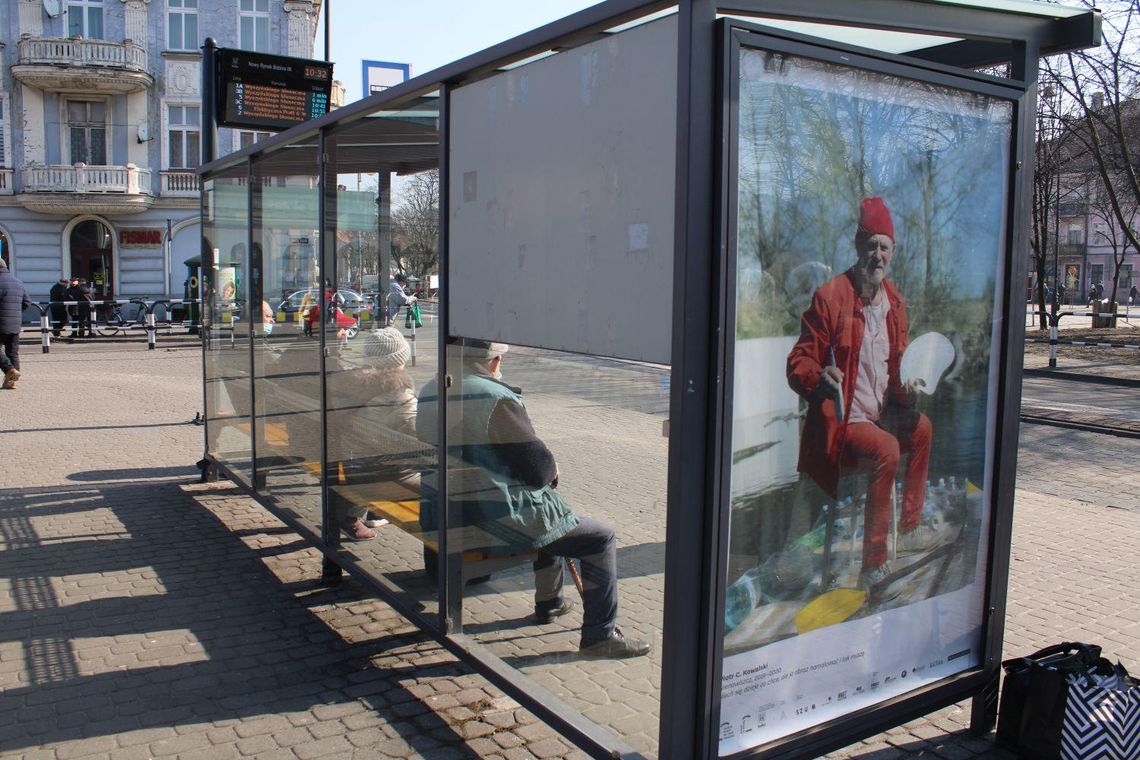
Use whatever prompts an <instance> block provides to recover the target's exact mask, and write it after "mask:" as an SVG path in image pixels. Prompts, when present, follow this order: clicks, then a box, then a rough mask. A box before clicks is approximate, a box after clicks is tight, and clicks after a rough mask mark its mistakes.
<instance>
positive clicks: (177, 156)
mask: <svg viewBox="0 0 1140 760" xmlns="http://www.w3.org/2000/svg"><path fill="white" fill-rule="evenodd" d="M198 111H199V109H198V106H170V107H169V108H168V111H167V122H166V124H167V130H166V143H167V146H168V147H167V166H168V167H169V168H171V169H197V168H198V165H199V164H200V163H202V149H201V144H200V139H201V133H200V131H199V127H198V123H199V122H198Z"/></svg>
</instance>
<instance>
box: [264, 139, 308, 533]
mask: <svg viewBox="0 0 1140 760" xmlns="http://www.w3.org/2000/svg"><path fill="white" fill-rule="evenodd" d="M318 167H319V163H318V149H317V139H316V137H313V138H310V139H309V140H307V141H302V142H300V143H298V144H296V145H291V146H289V147H288V148H286V149H283V150H280V151H276V152H273V153H270V154H268V155H266V156H263V157H260V158H259V159H257V160H256V161H254V164H253V206H252V212H253V214H252V216H253V218H252V227H253V240H254V246H253V251H252V265H253V272H254V279H253V283H252V285H253V291H254V298H255V300H256V302H257V306H258V308H256V309H254V312H253V316H254V322H255V323H256V324H255V325H254V326H253V333H254V344H253V345H254V362H253V365H254V375H255V378H256V379H255V383H256V387H255V391H256V400H257V435H258V438H257V474H258V479H259V481H260V483H259V487H260V489H261V490H262V491H263V492H264V493H265V495H266V496H267V497H268V498H269V499H270V500H271V501H272V502H273V503H274V505H275V506H277V507H278V508H279V509H281V510H282V511H284V512H285V513H286V514H289V515H291V516H292V517H294V518H295V519H297V520H298V521H299V522H300V523H301V524H302V525H303V526H305V527H307V528H308V529H309V530H310V531H312V533H313V534H314V535H316V536H320V535H321V488H320V484H321V415H320V410H321V379H320V367H321V365H320V343H319V338H320V334H319V333H314V332H313V331H312V330H308V329H306V325H307V324H308V323H307V322H306V319H307V318H308V317H309V316H310V315H311V314H312V312H313V311H314V310H315V309H317V308H319V305H320V303H321V298H322V293H323V292H324V290H323V289H322V288H321V287H320V282H319V279H318V278H319V272H318V269H317V253H316V251H317V245H318V241H319V230H320V223H319V221H318V216H319V199H320V194H319V191H318V188H317V170H318ZM298 293H299V294H300V295H299V296H298ZM306 296H307V297H308V298H307V300H306ZM294 303H295V304H296V308H289V306H291V305H293V304H294Z"/></svg>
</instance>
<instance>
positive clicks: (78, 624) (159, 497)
mask: <svg viewBox="0 0 1140 760" xmlns="http://www.w3.org/2000/svg"><path fill="white" fill-rule="evenodd" d="M24 370H25V372H24V379H23V380H21V382H20V388H19V389H18V390H16V391H14V392H8V391H4V392H0V441H2V443H3V446H4V455H3V461H4V466H3V467H2V468H0V753H2V754H3V756H4V757H28V758H40V757H43V758H59V759H61V760H62V759H63V758H78V757H100V758H147V757H162V756H177V757H187V758H195V757H201V758H237V757H264V758H278V757H282V758H293V757H299V758H312V757H368V758H384V757H430V758H447V757H457V758H464V757H472V758H473V757H502V758H508V759H509V760H515V759H516V758H529V757H536V758H553V757H581V756H582V755H581V753H578V752H576V751H575V750H573V749H572V748H571V747H570V746H569V745H568V744H567V743H565V742H564V741H562V740H561V739H559V738H558V736H557V735H556V734H555V733H554V732H553V731H552V730H551V729H550V728H549V727H547V726H545V725H544V724H542V723H541V722H538V721H537V720H536V719H535V718H534V716H532V715H530V714H529V713H527V712H526V711H525V710H522V709H521V708H519V707H518V705H517V704H516V703H515V702H513V701H512V700H510V699H509V698H507V697H505V696H504V695H503V694H502V693H501V692H499V691H498V690H497V689H495V688H494V687H492V686H491V685H489V684H488V683H487V682H486V680H485V679H483V678H482V677H480V676H477V675H474V674H472V673H471V672H470V671H469V670H468V669H466V668H465V667H464V666H462V665H461V664H459V663H457V662H456V661H455V660H454V659H453V658H452V657H451V656H450V655H448V654H447V653H446V652H445V651H443V650H442V649H441V648H440V647H439V646H438V645H437V644H435V643H434V642H432V641H430V640H429V639H427V638H425V637H423V636H422V635H420V634H419V633H417V632H416V631H415V630H414V629H413V628H412V626H411V625H410V624H409V623H408V622H407V621H405V620H403V619H402V618H401V617H400V616H398V615H397V614H396V613H395V612H393V611H392V610H391V609H390V608H389V607H387V605H385V604H383V603H381V602H379V601H378V600H376V599H375V598H373V597H372V596H370V595H369V593H368V592H367V590H366V589H365V588H363V587H362V586H360V585H358V584H356V583H355V582H354V581H352V580H348V581H346V582H345V583H344V584H343V585H342V586H340V587H339V588H337V589H334V590H329V589H326V588H323V587H321V586H319V585H318V584H316V583H315V582H314V579H315V578H316V577H317V576H318V574H319V556H318V555H317V553H316V552H314V551H313V550H311V549H309V548H307V547H306V546H305V545H304V544H303V543H302V542H301V541H300V539H299V538H298V537H297V536H296V534H294V533H292V532H291V531H290V530H288V529H287V528H286V527H285V526H284V525H282V524H281V523H280V522H278V521H277V520H276V519H274V518H273V517H272V516H270V515H269V514H268V513H267V512H266V511H264V510H263V509H262V508H260V507H259V506H258V505H257V504H255V503H254V502H253V501H252V500H250V499H248V498H247V497H244V496H242V495H240V494H239V493H238V491H237V490H236V489H235V488H233V487H232V486H230V485H229V484H227V483H224V482H223V483H216V484H205V485H203V484H198V483H197V478H196V474H197V473H196V471H195V470H194V469H193V464H192V463H193V462H194V461H195V460H196V459H198V458H199V457H200V456H201V447H202V437H201V429H200V428H197V427H194V426H192V425H190V424H189V421H190V420H191V419H192V418H193V417H194V414H195V413H196V412H197V411H199V410H200V407H201V390H200V385H199V377H200V375H199V373H200V371H201V363H200V355H199V354H198V352H197V351H196V350H195V349H194V348H193V347H186V348H172V349H161V348H160V350H158V351H153V352H147V351H146V350H145V349H143V348H142V347H141V346H139V345H138V344H115V345H106V344H100V343H98V342H96V343H95V344H93V345H90V346H87V345H84V346H79V345H75V346H69V345H61V346H58V347H56V348H53V351H52V353H51V354H49V355H46V356H45V355H40V354H36V353H34V348H31V347H27V348H25V354H24ZM1106 438H1108V437H1106V436H1096V435H1094V434H1091V433H1086V432H1081V431H1071V430H1064V429H1060V428H1046V427H1043V426H1025V427H1024V428H1023V445H1022V450H1021V462H1020V467H1021V478H1020V480H1019V486H1020V488H1019V491H1018V494H1017V516H1016V519H1015V525H1014V549H1013V563H1012V564H1013V569H1012V574H1011V586H1010V602H1009V612H1010V616H1009V621H1008V623H1007V634H1006V641H1007V644H1006V652H1007V654H1013V653H1025V652H1028V651H1031V650H1032V649H1034V648H1038V647H1040V646H1044V645H1046V644H1051V643H1056V642H1057V641H1062V640H1071V639H1077V640H1082V639H1083V640H1090V641H1095V642H1098V643H1101V644H1102V645H1103V646H1104V647H1105V649H1106V652H1109V653H1111V654H1112V655H1113V656H1115V657H1119V658H1120V659H1122V660H1123V661H1124V662H1125V664H1127V665H1129V666H1130V667H1132V668H1133V669H1134V670H1140V660H1138V658H1137V651H1138V647H1137V645H1138V644H1140V602H1138V601H1137V600H1140V579H1138V577H1137V574H1136V573H1135V570H1134V568H1133V567H1132V562H1133V558H1134V556H1135V552H1134V548H1133V547H1134V545H1135V539H1136V536H1137V535H1138V534H1140V503H1138V501H1137V498H1136V497H1135V496H1134V495H1131V494H1129V493H1128V491H1129V489H1128V488H1121V487H1120V481H1121V479H1128V478H1131V479H1132V480H1133V481H1134V479H1135V473H1136V468H1137V466H1140V442H1133V441H1125V442H1123V443H1122V442H1121V439H1111V441H1112V445H1111V446H1104V447H1103V449H1097V447H1098V446H1102V445H1103V444H1102V443H1101V441H1103V440H1104V439H1106ZM1093 450H1095V451H1096V452H1097V453H1098V454H1100V455H1102V456H1103V455H1104V454H1106V453H1107V455H1110V456H1113V462H1112V463H1111V468H1106V467H1104V466H1102V465H1100V464H1097V463H1095V460H1092V459H1089V458H1088V452H1090V451H1093ZM1078 457H1080V459H1078ZM1059 463H1063V472H1061V471H1060V470H1059V467H1061V465H1060V464H1059ZM1052 479H1057V480H1063V481H1064V483H1063V487H1057V485H1058V484H1057V483H1054V482H1053V480H1052ZM1131 490H1132V491H1133V492H1134V491H1135V489H1131ZM1070 494H1079V495H1080V496H1081V497H1082V499H1081V500H1078V499H1077V498H1073V497H1071V496H1070ZM968 720H969V710H968V705H959V706H954V707H951V708H948V709H946V710H943V711H940V712H939V713H936V714H933V715H931V716H927V717H926V718H923V719H921V720H918V721H914V722H912V723H910V724H907V725H906V726H902V727H899V728H897V729H893V730H892V731H889V732H887V733H886V734H883V735H880V736H877V737H873V738H872V739H870V740H868V741H867V742H864V743H861V744H859V745H856V746H854V747H850V748H847V749H846V750H843V751H841V752H839V753H835V755H834V756H835V757H863V758H874V759H875V760H879V759H880V758H890V757H896V756H900V757H901V756H911V755H916V756H922V757H941V758H961V757H1005V756H1006V755H1005V754H1004V753H1002V752H1000V751H997V750H995V749H994V748H993V746H992V743H991V742H990V740H989V739H986V738H982V739H977V738H972V737H970V736H969V734H968V732H967V731H966V727H967V724H968Z"/></svg>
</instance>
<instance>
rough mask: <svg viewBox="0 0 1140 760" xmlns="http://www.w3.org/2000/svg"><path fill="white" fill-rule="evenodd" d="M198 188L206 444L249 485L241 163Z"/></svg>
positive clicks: (245, 225)
mask: <svg viewBox="0 0 1140 760" xmlns="http://www.w3.org/2000/svg"><path fill="white" fill-rule="evenodd" d="M202 190H203V192H202V264H203V267H202V293H203V313H202V329H203V330H204V331H205V336H204V344H205V371H206V378H205V380H206V448H207V451H208V452H209V453H210V454H212V455H213V456H214V457H215V458H216V459H217V460H218V461H219V462H222V463H224V464H226V465H228V467H229V468H230V469H231V470H232V471H233V472H234V475H235V476H236V477H237V478H238V479H239V480H240V481H241V482H242V483H243V484H245V485H246V486H250V485H252V480H251V477H252V473H251V461H252V459H251V457H252V452H251V448H250V423H251V419H250V405H249V401H250V367H249V329H248V320H243V319H242V315H243V314H246V313H248V309H246V308H245V307H246V300H245V299H246V295H245V293H246V291H245V274H244V273H245V272H246V271H248V261H247V258H248V257H247V255H246V239H247V234H248V225H249V203H248V198H247V195H246V182H245V167H244V166H241V167H239V168H236V169H233V170H230V171H228V172H225V173H222V174H220V175H215V176H214V177H212V178H211V179H208V180H205V181H203V183H202Z"/></svg>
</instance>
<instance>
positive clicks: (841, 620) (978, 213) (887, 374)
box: [720, 49, 1011, 754]
mask: <svg viewBox="0 0 1140 760" xmlns="http://www.w3.org/2000/svg"><path fill="white" fill-rule="evenodd" d="M739 65H740V72H741V76H740V110H739V125H738V126H739V149H738V167H737V169H738V178H739V180H738V185H737V188H736V193H737V206H736V209H737V230H736V233H737V251H736V260H737V269H736V282H737V289H736V296H737V300H736V311H735V322H736V325H735V327H736V339H735V346H734V357H735V358H734V367H735V378H734V385H735V392H734V398H733V404H732V408H733V420H732V477H731V510H732V511H731V526H730V546H729V559H728V577H727V579H726V580H727V582H728V586H727V592H726V597H725V621H724V625H725V638H724V653H725V660H724V664H723V671H722V672H723V680H722V689H723V691H722V721H723V722H722V724H721V734H720V740H721V741H720V750H721V752H722V754H728V753H731V752H735V751H738V750H741V749H744V748H747V747H751V746H756V745H758V744H761V743H764V742H767V741H771V740H772V739H775V738H777V737H780V736H785V735H787V734H789V733H793V732H795V731H797V730H801V729H804V728H808V727H810V726H812V725H816V724H818V723H820V722H823V721H825V720H828V719H830V718H834V717H837V716H838V715H841V714H844V713H846V712H849V711H851V710H855V709H858V708H860V707H864V706H866V705H868V704H873V703H876V702H879V701H881V700H883V699H886V698H888V697H890V696H894V695H897V694H901V693H904V692H906V691H910V690H912V689H914V688H917V687H919V686H922V685H924V684H927V683H930V682H932V681H935V680H938V679H941V678H944V677H945V676H947V675H950V674H953V673H957V672H961V671H963V670H966V669H969V668H972V667H976V666H977V665H978V663H979V657H980V652H981V639H980V635H981V627H980V626H981V622H982V605H983V602H984V582H985V572H984V569H985V554H986V531H985V530H984V526H986V525H987V524H988V519H989V509H988V501H987V499H986V494H987V492H988V488H989V483H988V479H987V473H988V471H989V463H990V457H991V455H992V431H991V429H990V427H989V419H990V416H992V414H993V412H992V404H993V399H994V394H993V392H992V388H993V383H994V380H995V377H996V367H995V364H996V363H994V362H991V345H992V341H993V340H995V339H996V338H995V335H996V332H995V330H996V327H995V323H994V320H995V310H994V303H995V299H996V298H997V295H998V293H999V287H1000V283H999V282H998V272H999V262H1000V261H1001V260H1002V251H1003V240H1004V215H1003V214H1004V201H1005V197H1006V175H1007V171H1008V161H1009V140H1010V124H1011V108H1010V106H1009V104H1008V103H1007V102H1004V101H1000V100H997V99H994V98H990V97H986V96H982V95H978V94H975V93H971V92H966V91H962V90H956V89H951V88H947V87H942V86H935V85H931V84H924V83H920V82H913V81H908V80H904V79H900V78H898V77H892V76H887V75H882V74H877V73H871V72H866V71H859V70H856V69H851V68H845V67H839V66H834V65H831V64H826V63H822V62H818V61H814V60H810V59H806V58H798V57H794V56H788V55H783V54H778V53H769V52H764V51H759V50H748V49H745V50H743V51H742V53H741V57H740V60H739ZM793 676H794V679H793ZM793 683H794V684H795V688H794V689H793V688H792V685H793Z"/></svg>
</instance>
